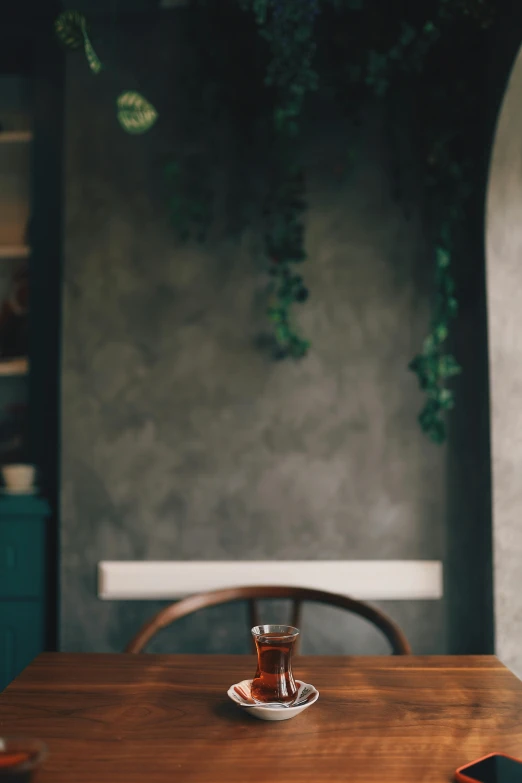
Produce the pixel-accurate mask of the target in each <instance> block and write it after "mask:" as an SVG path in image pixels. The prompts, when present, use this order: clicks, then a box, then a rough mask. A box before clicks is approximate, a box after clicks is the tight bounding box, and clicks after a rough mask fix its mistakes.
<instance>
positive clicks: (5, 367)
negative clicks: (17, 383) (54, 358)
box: [0, 356, 29, 378]
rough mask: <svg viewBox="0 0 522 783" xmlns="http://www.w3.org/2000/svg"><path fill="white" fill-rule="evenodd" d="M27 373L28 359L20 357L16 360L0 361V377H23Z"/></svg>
mask: <svg viewBox="0 0 522 783" xmlns="http://www.w3.org/2000/svg"><path fill="white" fill-rule="evenodd" d="M28 373H29V359H28V358H27V356H20V357H19V358H17V359H0V377H2V378H9V377H14V376H18V377H20V376H24V375H28Z"/></svg>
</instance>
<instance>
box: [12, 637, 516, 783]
mask: <svg viewBox="0 0 522 783" xmlns="http://www.w3.org/2000/svg"><path fill="white" fill-rule="evenodd" d="M254 668H255V664H254V659H253V658H252V657H250V656H219V655H215V656H203V655H200V656H198V655H190V656H188V655H170V656H168V655H167V656H165V655H148V654H145V655H83V654H77V655H73V654H65V653H45V654H43V655H41V656H39V657H38V658H37V659H36V661H34V663H32V664H31V666H29V667H28V668H27V669H26V670H25V671H24V672H23V673H22V675H21V676H20V677H19V678H18V679H17V680H16V681H15V682H14V683H12V685H10V686H9V688H8V689H7V690H6V691H5V692H4V693H3V694H2V695H1V696H0V734H4V735H26V736H35V737H40V738H42V739H43V740H45V742H46V743H47V745H48V748H49V756H48V758H47V760H46V762H45V765H44V768H43V770H42V773H41V775H40V776H39V778H38V783H51V782H52V783H66V781H67V783H138V781H139V782H140V783H156V782H158V783H160V781H161V783H163V782H165V783H167V781H168V783H176V781H183V783H225V781H226V782H227V783H249V781H255V783H259V782H260V781H268V780H271V781H278V783H279V782H281V783H283V782H284V783H326V781H328V783H341V781H343V782H345V781H349V782H350V783H383V781H386V783H419V781H422V782H423V783H448V781H451V780H452V779H453V773H454V771H455V769H456V768H457V767H459V766H460V765H462V764H465V763H467V762H469V761H472V760H473V759H476V758H477V757H479V756H482V755H485V754H487V753H490V752H494V751H497V752H504V753H508V754H511V755H513V756H516V757H520V758H522V682H520V681H519V680H518V679H517V678H516V677H515V676H514V675H513V674H511V672H509V670H508V669H506V668H505V667H504V666H503V665H502V664H501V663H500V662H499V661H498V660H497V659H496V658H494V657H491V656H480V657H479V656H477V657H473V656H469V657H468V656H462V657H449V656H441V657H431V656H423V657H416V656H398V657H391V656H390V657H372V658H366V657H344V656H343V657H330V656H328V657H323V656H316V657H313V658H312V657H304V656H303V657H298V658H297V659H296V661H295V664H294V671H295V674H296V676H297V677H299V678H300V679H302V680H305V681H306V682H311V683H313V684H314V685H316V686H317V688H318V689H319V691H320V693H321V695H320V698H319V701H318V702H317V703H316V704H314V705H313V706H312V707H310V708H309V709H307V710H305V711H304V712H303V713H301V714H300V715H298V716H297V717H296V718H294V719H292V720H289V721H283V722H277V723H269V722H265V721H258V720H255V719H254V718H252V717H250V716H249V715H248V714H245V712H244V711H242V710H241V709H240V708H238V707H237V706H235V705H234V704H233V703H232V702H231V701H230V700H229V699H228V698H227V696H226V690H227V688H228V686H229V685H231V684H232V683H234V682H238V681H239V680H241V679H244V678H245V677H248V676H251V675H252V674H253V672H254Z"/></svg>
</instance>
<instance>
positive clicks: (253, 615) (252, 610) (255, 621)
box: [248, 598, 259, 653]
mask: <svg viewBox="0 0 522 783" xmlns="http://www.w3.org/2000/svg"><path fill="white" fill-rule="evenodd" d="M248 615H249V618H250V628H254V626H256V625H259V612H258V608H257V601H256V600H254V599H253V598H251V599H250V600H249V602H248ZM249 630H250V629H249ZM250 640H251V643H252V652H254V653H255V652H256V643H255V642H254V639H253V638H252V637H251V638H250Z"/></svg>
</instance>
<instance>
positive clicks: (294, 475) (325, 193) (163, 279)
mask: <svg viewBox="0 0 522 783" xmlns="http://www.w3.org/2000/svg"><path fill="white" fill-rule="evenodd" d="M173 36H174V41H173V40H172V37H173ZM124 43H125V46H123V47H122V53H121V57H120V72H119V75H120V77H121V81H122V82H125V86H127V85H129V86H133V80H132V78H131V76H130V74H131V73H132V72H133V71H136V70H137V69H138V66H137V65H136V63H139V70H140V77H141V88H142V89H143V91H144V92H145V93H146V94H147V95H149V96H150V97H151V99H152V100H154V102H155V103H156V104H157V105H158V106H162V107H166V106H168V105H169V101H168V100H167V95H168V93H172V94H174V95H175V94H176V76H175V74H174V75H173V76H172V80H171V81H169V83H168V84H166V85H165V87H164V88H162V89H165V90H166V92H164V93H161V92H159V90H160V87H159V86H158V85H157V84H156V83H155V81H154V79H153V76H154V74H156V73H158V72H160V71H161V70H162V69H165V68H166V67H168V62H170V59H169V58H172V57H173V56H174V55H173V54H171V52H177V53H178V54H177V55H176V56H178V57H179V56H180V55H179V46H178V44H179V45H180V46H181V41H180V40H179V39H178V41H177V42H176V40H175V32H174V31H170V30H167V29H165V26H164V27H163V28H161V29H157V30H155V31H149V33H148V35H147V36H144V35H141V32H140V31H137V32H136V33H135V34H132V33H130V32H129V33H128V34H127V37H126V38H125V40H124ZM125 58H127V59H125ZM166 63H167V66H166ZM125 80H126V81H125ZM147 85H149V87H148V88H147ZM113 96H114V85H113V84H112V83H111V82H110V80H109V81H107V82H103V81H102V80H101V79H100V80H96V79H94V78H93V77H92V76H91V75H90V74H89V73H88V72H87V69H86V68H85V65H84V63H83V62H82V61H81V58H73V57H71V58H70V61H69V63H68V78H67V126H66V132H67V168H66V173H67V181H66V188H67V191H66V246H65V279H64V341H63V386H62V390H63V412H62V441H63V452H62V486H63V502H62V535H61V546H62V575H61V576H62V607H61V638H62V647H63V648H65V649H83V650H85V649H93V650H109V649H113V650H114V649H119V648H121V646H122V645H123V643H124V642H125V641H126V639H127V638H128V636H129V635H131V634H132V633H133V632H134V630H135V628H136V627H137V625H138V624H139V623H140V622H141V621H142V620H143V618H144V617H145V615H146V614H148V613H150V612H151V611H152V608H153V607H152V606H151V605H150V604H138V603H132V604H129V603H117V602H115V603H101V602H99V601H98V600H97V598H96V593H95V590H96V582H95V576H96V572H95V569H96V564H97V562H98V561H99V560H101V559H140V558H144V559H147V558H148V559H168V558H172V559H190V558H197V559H205V558H208V559H220V558H223V559H229V558H241V559H249V558H252V559H254V558H289V559H293V558H295V559H301V558H333V559H337V558H381V559H385V558H391V559H394V558H439V557H441V556H442V554H443V546H444V524H445V498H444V459H445V452H444V450H443V449H438V448H436V447H434V446H431V445H430V444H429V443H428V442H427V441H426V440H425V439H424V438H423V436H422V435H421V433H420V432H419V430H418V426H417V423H416V413H417V410H418V408H419V407H420V405H421V397H420V394H419V393H418V391H417V389H416V381H415V378H414V376H413V375H411V374H410V373H408V372H407V370H406V366H407V363H408V361H409V359H410V358H411V356H412V355H413V354H414V352H415V350H416V349H417V347H418V345H419V343H420V340H421V339H422V336H423V333H424V331H425V328H426V323H427V318H428V311H427V301H426V296H425V292H424V287H425V281H424V279H423V275H424V273H422V274H419V269H422V268H423V267H424V268H426V264H425V259H426V249H425V247H424V244H423V238H422V232H421V228H420V226H419V224H418V221H417V219H416V216H415V214H414V215H413V216H409V217H407V216H405V214H404V211H403V207H402V206H401V204H399V203H397V202H395V201H394V200H393V198H392V194H391V187H390V182H389V177H388V173H387V165H386V164H387V157H386V152H385V150H386V144H387V139H386V127H385V124H384V121H383V117H382V115H380V114H379V113H375V112H374V113H370V115H369V116H368V118H367V125H366V127H365V128H364V129H363V133H362V136H363V138H364V139H365V142H364V144H363V146H362V148H361V152H360V155H359V158H358V163H357V165H356V169H355V171H354V172H353V175H352V176H351V177H349V178H348V180H347V181H346V182H344V183H339V184H336V185H335V184H332V182H331V178H329V181H328V184H327V185H325V184H324V181H323V178H322V177H321V175H320V172H321V170H322V169H323V168H324V166H325V165H329V161H328V160H326V159H325V155H328V152H327V150H328V148H329V146H330V145H326V144H322V145H319V147H318V150H317V154H316V156H315V160H316V161H317V163H316V166H315V169H313V170H312V171H311V194H310V216H309V224H308V249H309V252H310V261H309V262H307V264H306V269H305V270H304V272H305V274H306V279H307V281H308V283H309V285H310V288H311V291H312V296H311V299H310V301H309V302H308V303H307V304H306V305H305V306H304V307H303V308H302V311H301V314H302V317H301V321H302V326H303V329H304V330H305V331H306V333H307V334H309V335H311V336H312V337H313V343H314V345H313V350H312V351H311V353H310V356H309V357H308V358H307V359H306V360H304V361H302V362H300V363H292V362H291V361H289V362H282V363H272V362H271V361H269V360H268V359H267V358H266V357H264V356H263V355H262V354H261V353H259V352H258V351H257V350H256V349H255V347H254V343H255V340H256V337H257V336H258V334H259V332H260V331H261V330H262V329H263V328H264V326H265V324H264V319H263V306H264V305H263V293H262V292H263V286H264V280H263V277H262V275H260V274H259V273H258V269H259V259H258V258H256V241H255V237H254V236H253V235H251V234H250V233H249V232H245V233H244V234H243V236H242V237H241V238H240V239H238V240H237V241H232V240H227V241H225V240H220V241H217V240H215V241H212V242H210V243H209V244H207V245H206V246H203V247H199V246H198V247H194V246H192V245H188V246H180V245H179V244H178V243H177V242H176V240H175V237H174V236H173V233H172V230H171V228H170V226H169V223H168V219H167V216H166V210H165V206H164V197H163V195H162V193H161V188H160V187H159V185H158V181H159V161H160V160H161V156H162V155H163V153H164V152H166V151H167V150H168V149H169V138H168V134H167V133H165V132H164V130H163V127H164V126H165V123H163V124H162V123H160V124H159V125H158V127H157V128H155V129H154V130H153V131H152V132H151V133H150V134H148V135H147V136H145V137H137V138H132V137H128V136H125V135H124V134H123V133H122V132H121V130H120V129H119V128H118V126H117V124H116V121H115V119H114V112H113V107H112V99H113ZM170 105H172V106H173V113H174V114H175V112H176V111H178V112H179V111H181V110H182V109H181V108H180V107H179V106H176V105H175V102H173V101H172V99H171V101H170ZM164 111H165V109H164ZM167 125H168V123H167ZM387 608H388V611H390V612H391V613H392V614H393V615H394V616H395V617H396V618H397V619H398V620H399V622H401V623H402V624H403V626H404V628H405V630H406V632H407V634H408V635H409V636H410V638H411V640H412V643H413V645H414V647H415V649H417V650H418V651H421V652H423V651H425V652H428V651H441V650H443V649H444V645H445V642H444V627H443V616H442V615H443V606H442V603H422V604H421V603H418V604H393V605H391V606H390V605H389V606H388V607H387ZM240 611H241V610H239V609H238V612H240ZM219 612H220V610H214V615H212V616H213V617H214V618H219V617H220V616H221V615H220V613H219ZM239 621H240V620H239V614H238V615H237V617H236V619H235V620H234V619H232V622H231V624H230V626H229V627H230V631H229V632H227V631H226V630H224V629H221V630H220V633H219V634H218V635H217V637H216V638H215V639H214V640H213V641H212V645H213V648H214V649H231V648H233V649H237V644H236V639H237V635H236V631H235V629H236V628H237V624H238V623H239ZM311 622H312V623H313V624H315V625H314V627H315V628H316V629H317V633H316V634H314V635H313V638H311V639H310V640H309V644H311V643H312V642H313V644H312V646H313V648H314V649H323V650H324V649H331V650H333V649H340V648H341V647H343V645H344V638H345V635H346V632H347V630H349V629H348V626H346V627H345V626H344V625H343V624H342V623H338V622H337V620H336V619H335V618H333V617H332V616H331V615H330V614H329V613H328V612H327V616H326V617H325V618H324V622H322V624H321V620H320V618H319V616H318V615H317V616H316V615H315V614H314V615H313V618H312V619H311ZM187 628H188V630H187V633H186V634H183V639H182V640H181V639H180V636H181V634H180V633H178V634H177V635H175V637H174V638H173V639H172V640H171V642H170V644H171V649H185V648H187V647H192V648H193V647H196V648H198V649H204V648H206V647H208V645H209V641H208V634H207V624H206V620H205V618H203V619H201V618H200V619H198V620H191V621H187ZM357 628H358V626H357ZM348 636H349V637H350V638H351V640H352V642H353V644H352V649H359V648H360V649H362V648H363V647H364V646H365V645H366V646H365V649H366V650H370V651H371V649H379V647H378V646H377V647H374V646H373V642H372V641H371V639H370V636H366V635H365V634H360V633H359V632H358V631H357V632H356V631H355V630H353V633H352V632H350V633H349V634H348ZM372 638H373V637H372ZM349 647H350V645H349V644H347V645H345V646H344V648H346V649H347V648H349Z"/></svg>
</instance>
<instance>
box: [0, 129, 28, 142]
mask: <svg viewBox="0 0 522 783" xmlns="http://www.w3.org/2000/svg"><path fill="white" fill-rule="evenodd" d="M32 138H33V133H32V131H28V130H19V131H0V144H19V143H21V142H28V141H32Z"/></svg>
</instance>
